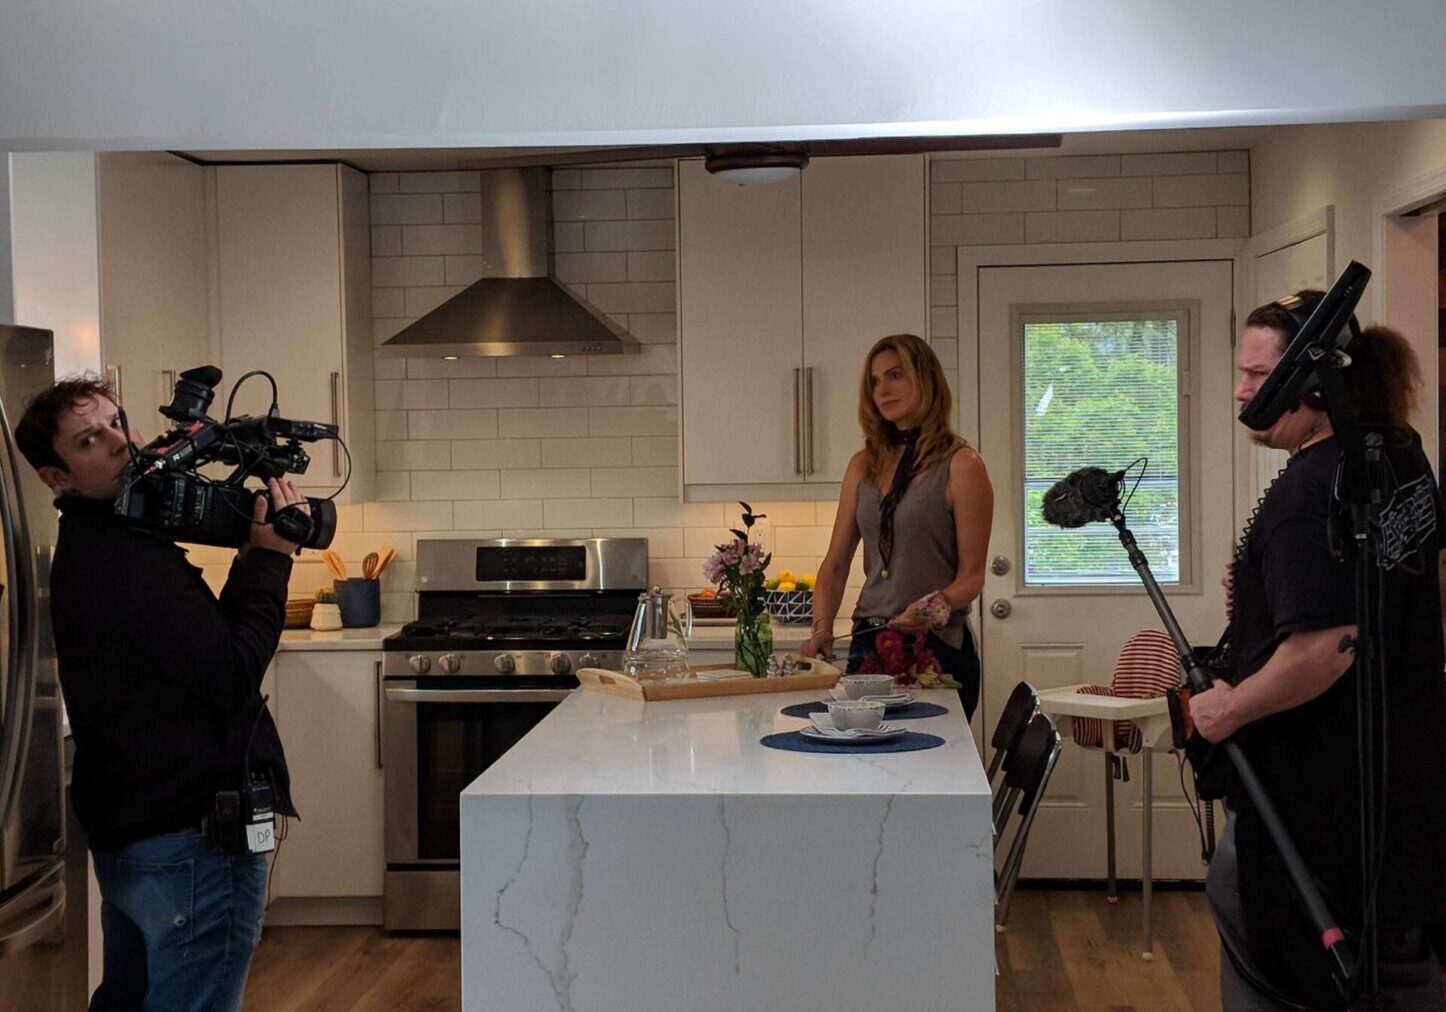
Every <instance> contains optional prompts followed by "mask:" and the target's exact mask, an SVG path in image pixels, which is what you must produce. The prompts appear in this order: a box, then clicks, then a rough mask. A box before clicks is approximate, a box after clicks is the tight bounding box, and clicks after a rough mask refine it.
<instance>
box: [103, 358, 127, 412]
mask: <svg viewBox="0 0 1446 1012" xmlns="http://www.w3.org/2000/svg"><path fill="white" fill-rule="evenodd" d="M105 374H106V377H107V378H108V379H109V380H110V386H111V389H112V390H114V391H115V402H116V403H117V404H118V405H120V406H121V407H125V403H126V399H125V395H124V394H122V393H121V367H120V366H118V365H108V366H106V367H105Z"/></svg>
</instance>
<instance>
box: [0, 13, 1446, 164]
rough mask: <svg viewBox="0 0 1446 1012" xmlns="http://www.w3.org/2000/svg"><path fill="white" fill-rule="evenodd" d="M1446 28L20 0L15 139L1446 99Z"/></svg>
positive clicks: (1208, 113)
mask: <svg viewBox="0 0 1446 1012" xmlns="http://www.w3.org/2000/svg"><path fill="white" fill-rule="evenodd" d="M1242 26H1249V28H1250V31H1249V32H1248V33H1247V32H1246V31H1245V30H1243V28H1242ZM1443 35H1446V5H1443V4H1441V3H1440V0H1393V2H1392V3H1391V4H1390V12H1389V16H1380V15H1377V14H1375V13H1374V12H1372V11H1368V10H1363V9H1362V8H1361V6H1360V4H1359V3H1358V2H1356V0H1309V2H1307V0H1295V2H1287V3H1272V4H1260V3H1258V2H1256V0H1217V2H1215V3H1200V2H1199V0H1156V2H1154V3H1149V4H1146V3H1139V2H1135V3H1122V2H1119V0H1034V2H1032V3H1028V4H1000V3H986V2H982V0H965V2H961V0H900V2H897V3H893V4H881V3H878V2H876V0H794V2H790V3H777V2H774V0H733V2H720V0H491V2H488V3H479V4H457V3H454V2H451V0H411V2H407V3H400V2H390V3H386V2H383V3H370V4H368V3H358V2H355V0H311V2H307V3H299V4H298V3H293V4H238V3H233V2H228V0H195V2H191V3H185V4H177V3H164V2H160V0H133V2H130V3H124V4H98V3H95V2H93V0H11V2H10V3H8V4H7V5H6V13H5V31H4V33H3V34H0V95H3V96H5V102H4V104H3V105H0V149H4V148H8V149H10V150H29V149H50V148H56V147H70V148H86V149H90V150H106V149H120V148H132V149H134V148H141V149H158V148H170V149H174V148H182V149H186V148H196V149H206V148H210V149H216V148H228V147H230V148H236V147H261V148H266V147H277V148H281V147H407V146H442V145H447V146H451V145H471V146H494V145H506V144H524V143H525V144H565V143H571V144H576V143H590V144H616V143H638V142H661V141H671V142H685V141H700V140H715V141H716V140H726V139H745V138H751V139H758V138H764V137H782V138H805V137H840V136H856V135H858V133H859V132H860V131H861V130H864V131H867V132H885V133H906V134H916V133H988V132H1008V133H1012V132H1023V131H1030V130H1100V129H1112V128H1115V129H1131V128H1142V127H1163V126H1212V125H1232V124H1235V125H1238V124H1256V123H1272V122H1316V121H1348V120H1365V119H1375V118H1380V117H1382V116H1404V115H1407V114H1408V112H1407V111H1408V110H1413V109H1414V110H1415V111H1414V112H1411V113H1409V114H1412V115H1440V114H1441V110H1443V109H1446V105H1443V102H1446V61H1443V60H1442V59H1441V58H1440V57H1441V38H1442V37H1443ZM1263 53H1266V54H1268V57H1264V58H1263V57H1262V54H1263ZM1322 54H1333V55H1330V56H1327V57H1323V56H1322ZM1347 54H1348V58H1347ZM1345 68H1350V69H1349V70H1347V69H1345ZM1357 68H1365V70H1364V71H1362V70H1358V69H1357ZM1375 68H1379V70H1377V71H1375V72H1372V71H1373V70H1374V69H1375ZM1426 109H1433V110H1437V111H1435V112H1427V111H1423V110H1426Z"/></svg>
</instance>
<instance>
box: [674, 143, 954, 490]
mask: <svg viewBox="0 0 1446 1012" xmlns="http://www.w3.org/2000/svg"><path fill="white" fill-rule="evenodd" d="M924 179H925V165H924V160H923V157H922V156H919V155H889V156H875V157H858V158H821V159H817V160H815V161H813V162H811V163H810V164H809V166H808V168H807V169H805V170H804V171H803V173H802V174H801V176H799V177H797V178H795V179H793V180H790V181H787V182H782V183H776V184H773V185H770V186H752V187H740V186H736V185H734V184H732V183H729V182H727V181H725V180H723V179H719V178H718V177H715V176H712V175H710V174H709V173H708V172H707V171H706V170H705V169H704V168H703V164H702V162H701V161H692V160H689V161H682V162H679V164H678V202H679V207H678V231H679V236H678V250H679V272H678V314H679V315H678V339H679V344H680V346H681V351H680V354H681V358H682V377H681V379H682V383H681V412H680V413H681V418H682V435H683V439H682V442H683V484H684V493H685V497H687V498H690V499H698V500H706V499H713V498H716V499H725V498H732V497H733V496H734V495H735V494H739V493H742V492H748V489H749V487H761V488H760V490H761V491H764V492H766V493H767V494H770V495H774V496H777V497H780V498H782V497H794V498H824V497H829V496H832V495H833V494H835V492H836V489H835V488H834V486H836V485H837V483H838V482H839V481H840V480H841V479H842V478H843V473H844V469H845V468H846V467H847V465H848V461H849V458H850V456H852V454H853V453H854V452H855V451H856V450H857V449H859V447H860V446H861V445H862V442H863V437H862V434H861V433H860V431H859V426H858V397H859V378H860V376H861V375H862V372H863V365H864V355H865V354H866V353H867V352H868V349H869V348H870V347H871V346H872V345H873V343H874V342H875V341H877V340H878V339H879V338H881V337H884V336H886V335H888V334H897V333H913V334H919V335H923V334H924V333H925V328H926V325H927V319H928V292H927V283H928V267H927V259H926V258H927V252H928V250H927V235H926V232H925V191H924ZM749 494H752V493H749Z"/></svg>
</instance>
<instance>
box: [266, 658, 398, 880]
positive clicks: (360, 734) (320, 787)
mask: <svg viewBox="0 0 1446 1012" xmlns="http://www.w3.org/2000/svg"><path fill="white" fill-rule="evenodd" d="M380 668H381V654H380V653H372V652H365V651H355V650H335V651H315V650H294V651H283V652H282V653H279V654H277V657H276V694H277V697H278V699H279V703H280V705H279V707H278V713H277V728H278V730H279V731H280V733H281V744H282V747H283V748H285V749H286V764H287V768H288V769H289V770H290V771H291V793H292V798H293V800H294V801H295V803H296V810H297V811H298V812H300V813H301V818H300V819H299V820H297V819H293V820H292V821H291V823H290V825H289V826H288V827H287V836H286V840H285V841H284V842H283V843H282V844H281V850H280V853H279V854H278V855H277V859H276V868H275V872H274V876H275V882H274V884H273V888H274V894H275V895H276V896H278V897H280V896H380V895H381V894H382V870H383V853H382V835H383V826H382V771H381V765H380V763H379V762H378V754H379V753H378V726H377V720H378V704H379V697H378V695H377V693H378V692H379V691H380V688H379V684H378V683H379V681H380Z"/></svg>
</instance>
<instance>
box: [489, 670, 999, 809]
mask: <svg viewBox="0 0 1446 1012" xmlns="http://www.w3.org/2000/svg"><path fill="white" fill-rule="evenodd" d="M820 695H821V693H819V692H775V693H760V694H757V695H746V696H711V697H707V698H703V699H685V700H667V701H659V702H652V703H643V702H638V701H635V700H630V699H622V698H620V697H617V696H610V695H607V694H605V693H601V692H590V691H580V692H576V693H574V694H573V695H572V696H571V697H569V698H568V699H567V700H566V701H565V702H563V703H562V704H561V705H559V706H558V707H557V709H555V710H553V711H552V713H551V714H549V715H548V716H547V718H546V719H545V720H543V722H542V723H540V724H539V725H538V726H537V727H536V728H534V729H533V730H532V732H531V733H529V734H528V735H527V737H525V738H524V739H522V741H521V742H519V743H518V744H517V745H515V746H514V747H513V748H512V749H511V751H509V752H508V753H507V754H506V755H504V756H503V757H502V758H501V759H499V760H498V761H497V762H496V763H494V764H493V765H492V766H491V767H490V768H488V769H487V771H486V772H484V773H483V774H482V775H481V776H480V777H478V778H477V779H476V780H474V781H473V782H472V783H471V784H470V785H469V786H468V787H467V788H466V789H465V790H464V791H463V792H462V793H463V797H464V798H465V797H467V796H469V795H471V796H488V795H514V794H528V795H649V794H705V795H711V794H721V795H758V794H765V795H779V794H784V795H789V794H799V795H804V794H875V795H935V796H937V795H975V794H977V795H987V794H988V793H989V785H988V783H987V782H986V781H985V778H984V770H983V767H982V766H981V765H980V762H979V757H978V752H977V750H976V748H975V746H974V741H973V737H972V736H971V734H970V731H969V725H968V724H967V723H966V722H965V720H964V713H963V710H962V708H961V707H960V705H959V697H958V695H957V694H956V693H954V692H952V691H949V690H942V691H941V690H934V691H930V692H921V693H918V696H919V698H921V699H927V700H928V701H929V702H932V703H938V704H940V705H941V706H945V707H947V708H948V709H949V713H948V714H946V715H942V716H939V717H934V718H929V719H925V720H913V721H909V722H908V724H909V727H910V729H911V730H916V731H924V732H927V733H929V734H936V735H939V736H940V737H942V738H943V739H944V740H945V744H944V745H943V746H940V747H939V748H933V749H925V750H922V751H917V752H899V753H882V754H881V753H867V754H861V755H858V756H850V755H842V754H818V753H803V752H784V751H780V750H778V749H771V748H765V747H764V746H763V745H760V744H759V739H760V738H762V737H763V736H764V735H766V734H772V733H774V732H776V731H791V730H794V729H796V728H799V727H802V726H803V725H804V724H806V723H807V721H806V720H803V719H801V718H797V717H785V716H783V715H782V714H781V713H779V710H781V709H782V708H783V707H785V706H788V705H790V704H793V703H804V702H809V701H812V700H816V699H818V698H820Z"/></svg>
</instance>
